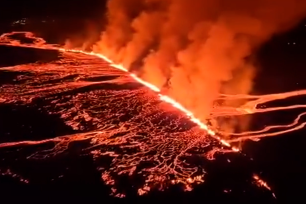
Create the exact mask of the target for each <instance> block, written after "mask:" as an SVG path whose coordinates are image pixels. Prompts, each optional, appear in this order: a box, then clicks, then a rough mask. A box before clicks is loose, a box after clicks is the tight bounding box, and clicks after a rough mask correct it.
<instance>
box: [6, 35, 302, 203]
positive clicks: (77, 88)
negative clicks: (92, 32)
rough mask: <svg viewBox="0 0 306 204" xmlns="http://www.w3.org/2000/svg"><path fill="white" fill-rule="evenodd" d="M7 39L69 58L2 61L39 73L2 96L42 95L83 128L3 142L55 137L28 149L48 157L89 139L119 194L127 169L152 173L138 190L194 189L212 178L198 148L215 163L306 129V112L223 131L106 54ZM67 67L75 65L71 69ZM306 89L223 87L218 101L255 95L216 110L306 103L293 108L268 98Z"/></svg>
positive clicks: (235, 112)
mask: <svg viewBox="0 0 306 204" xmlns="http://www.w3.org/2000/svg"><path fill="white" fill-rule="evenodd" d="M21 34H24V36H25V37H26V38H27V39H28V41H29V40H30V41H31V42H30V43H22V42H21V41H20V40H18V39H16V35H21ZM0 41H1V44H2V45H6V46H19V47H30V48H37V49H46V50H57V51H60V52H61V53H62V54H61V55H62V56H61V58H59V59H58V60H55V61H53V62H50V63H47V64H43V65H40V64H36V63H34V64H25V65H16V66H11V67H6V68H2V69H1V70H6V71H18V72H24V73H31V74H28V75H22V76H20V77H19V78H18V79H17V80H18V83H17V82H16V83H12V84H4V85H1V91H0V93H1V96H0V102H1V104H12V103H22V104H31V103H33V102H37V101H40V105H41V109H44V110H47V111H48V112H49V113H50V114H58V115H60V117H61V119H62V120H63V121H65V123H66V124H67V125H68V126H70V127H72V129H73V130H74V131H75V132H74V133H71V134H66V135H63V136H59V137H55V138H51V139H50V138H49V139H44V140H38V141H34V140H31V138H29V140H21V141H11V142H2V143H1V144H0V147H1V149H5V148H10V147H14V146H20V145H21V146H22V145H42V144H49V143H52V144H53V145H54V146H53V147H51V148H49V149H47V150H43V151H36V152H33V153H32V154H30V155H28V156H27V159H41V158H47V157H50V156H52V155H57V154H60V153H62V152H65V151H66V150H67V148H68V146H69V144H70V143H71V142H76V141H88V146H87V147H85V148H83V149H82V151H85V152H90V154H92V155H93V157H94V159H96V160H99V159H100V157H102V156H104V157H107V158H108V159H107V160H108V165H107V166H105V165H104V166H103V165H102V166H101V167H99V170H100V171H101V172H102V179H103V180H104V181H105V183H106V184H108V185H109V186H111V187H112V194H113V195H115V196H119V197H122V196H124V193H122V191H120V190H118V185H120V184H118V183H117V182H118V181H117V180H116V179H115V178H116V177H118V176H121V175H130V176H132V175H134V174H135V172H136V173H137V174H138V175H139V174H141V175H142V178H143V179H144V182H143V183H141V184H139V185H138V187H137V192H138V194H141V195H142V194H145V193H147V192H149V191H150V190H151V189H156V188H157V189H164V188H166V187H165V186H168V185H171V184H183V185H184V188H185V190H191V189H192V188H193V187H194V185H195V184H198V183H202V182H204V181H205V175H206V171H205V170H204V169H205V168H202V167H200V166H201V165H200V164H197V163H193V162H192V161H194V160H195V158H194V156H195V155H200V157H201V159H202V160H203V161H205V162H207V161H210V160H214V158H215V156H216V155H223V154H226V153H233V154H235V155H236V154H241V152H240V151H241V150H239V149H238V148H237V147H235V146H232V143H236V142H237V141H243V140H246V139H253V140H256V139H257V140H258V139H260V138H262V137H268V136H276V135H280V134H283V133H285V132H289V131H294V130H297V129H301V128H302V127H303V126H304V125H305V123H301V122H300V119H301V117H302V116H303V115H304V113H302V114H300V115H298V116H297V118H296V119H295V120H294V121H293V122H292V123H290V124H286V125H271V126H267V127H265V128H264V129H262V130H253V131H246V132H240V133H230V132H222V131H218V129H217V128H215V127H209V126H208V125H206V124H205V123H204V122H202V121H200V120H199V119H198V118H196V117H195V116H194V114H193V113H192V112H191V111H189V110H187V109H186V108H185V107H183V106H182V105H181V104H180V103H178V102H177V101H175V100H173V99H172V98H170V97H168V96H166V95H163V94H162V93H161V91H160V89H159V88H158V87H156V86H155V85H153V84H150V83H148V82H146V81H144V80H143V79H141V78H139V77H137V76H136V75H135V74H133V73H130V72H128V70H127V69H125V68H124V67H123V66H121V65H116V64H114V63H113V62H112V61H111V60H109V59H107V58H106V57H105V56H103V55H101V54H99V53H94V52H85V51H82V50H73V49H70V50H67V49H64V48H61V47H60V46H57V45H50V44H46V42H45V41H44V40H43V39H41V38H38V37H35V36H34V35H33V34H32V33H29V32H25V33H22V32H21V33H19V32H12V33H6V34H3V35H2V36H0ZM101 59H102V60H101ZM94 65H99V66H94ZM64 66H69V67H68V68H63V67H64ZM110 66H111V67H113V68H110ZM33 76H34V77H33ZM305 93H306V91H304V90H301V91H295V92H289V93H279V94H269V95H226V94H221V95H220V96H219V98H218V100H223V101H224V100H227V101H230V100H240V99H246V100H248V102H246V103H245V104H243V105H241V107H239V108H236V107H235V108H234V107H226V106H222V107H216V108H215V109H213V111H212V113H211V117H212V118H219V117H228V116H231V117H234V116H241V115H251V114H259V113H266V112H271V111H280V110H290V109H295V108H305V107H306V106H305V105H303V104H300V105H292V106H287V107H268V106H263V105H264V104H266V103H267V102H271V101H275V100H283V99H286V98H289V97H295V96H300V95H304V94H305ZM42 99H44V100H43V102H41V100H42ZM279 129H282V130H279ZM271 130H276V131H274V132H271ZM225 134H226V135H230V139H223V138H222V135H225ZM205 162H204V163H205ZM228 162H230V160H228ZM252 177H253V180H254V182H255V183H256V184H257V185H260V186H263V187H265V188H266V189H268V190H271V188H270V187H269V186H268V184H267V183H266V182H264V181H263V180H261V179H260V178H259V176H258V175H256V174H252ZM23 180H24V181H27V179H23ZM29 182H30V181H29Z"/></svg>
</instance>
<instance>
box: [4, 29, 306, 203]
mask: <svg viewBox="0 0 306 204" xmlns="http://www.w3.org/2000/svg"><path fill="white" fill-rule="evenodd" d="M14 34H22V32H13V33H7V34H3V35H1V36H0V44H3V45H11V46H20V47H32V48H39V49H51V50H58V51H61V52H62V53H64V54H65V55H67V56H68V55H69V53H70V54H72V53H75V56H73V57H76V54H77V53H81V54H84V55H86V56H88V57H90V56H92V58H91V59H90V60H95V59H96V58H100V59H103V61H106V62H108V63H109V64H110V66H111V67H114V68H116V69H117V70H118V71H123V72H125V73H126V75H128V76H129V78H132V79H133V81H136V82H138V83H140V84H142V85H143V86H145V87H146V88H148V89H150V90H151V91H152V92H155V93H156V94H154V95H155V97H156V95H157V96H158V99H159V100H160V101H163V102H165V103H168V104H170V105H171V106H172V107H174V108H175V109H176V110H179V111H181V112H182V113H184V115H185V117H187V118H188V119H189V121H190V122H192V123H194V124H196V125H197V126H198V128H199V129H200V130H204V131H205V132H207V133H208V134H209V135H210V137H212V138H214V139H216V140H218V141H219V143H220V144H222V145H224V146H226V147H228V148H227V149H230V150H223V149H222V148H223V147H224V146H223V147H222V148H221V149H222V150H220V149H213V150H211V151H209V153H207V154H206V157H207V158H213V154H214V153H215V152H218V151H220V152H222V151H223V152H226V151H230V152H239V151H240V149H239V148H238V147H235V146H232V143H233V142H237V141H242V140H246V139H258V138H261V137H266V136H275V135H279V134H282V133H285V132H290V131H293V130H297V129H300V128H302V127H303V126H304V125H305V124H306V123H300V122H299V121H300V119H301V117H302V116H303V115H304V113H302V114H300V115H299V116H298V117H297V118H296V119H295V121H294V122H293V123H292V124H289V125H275V126H268V127H265V128H264V129H262V130H256V131H247V132H241V133H228V132H221V131H216V130H213V129H211V128H210V127H209V126H208V125H206V124H205V123H203V122H202V121H200V120H199V119H198V118H196V117H195V116H194V113H192V112H191V111H189V110H188V109H186V108H185V107H183V106H182V105H181V104H180V103H179V102H177V101H175V100H174V99H172V98H170V97H169V96H166V95H163V94H162V93H161V90H160V89H159V88H158V87H156V86H155V85H154V84H151V83H148V82H146V81H144V80H143V79H141V78H139V77H138V76H136V75H135V74H133V73H129V71H128V70H127V69H126V68H125V67H123V66H121V65H118V64H114V63H113V62H112V61H111V60H110V59H108V58H106V57H105V56H104V55H102V54H99V53H94V52H86V51H82V50H78V49H64V48H60V47H59V46H56V45H49V44H45V41H44V40H43V39H42V38H37V37H35V36H34V35H33V34H31V33H25V34H26V37H27V38H30V39H32V40H33V43H31V44H22V43H20V41H18V40H12V39H11V37H12V35H14ZM100 61H101V60H100ZM7 69H10V68H7ZM14 69H17V70H18V69H19V70H23V69H28V70H30V69H31V65H28V66H26V67H22V66H20V67H18V66H17V67H14ZM35 69H38V68H35ZM40 69H41V71H42V72H46V70H47V71H48V72H50V70H55V71H56V73H57V74H58V73H60V74H59V76H60V78H64V77H66V75H65V74H69V75H71V74H72V73H74V70H72V69H71V70H69V73H65V72H67V71H66V70H61V69H59V68H58V67H56V65H52V66H51V65H50V67H47V65H46V66H45V67H41V68H40ZM74 69H76V71H75V73H77V74H80V73H82V74H83V75H88V74H92V73H90V72H89V73H86V71H84V70H78V67H77V66H76V67H74ZM91 71H92V72H94V71H96V72H98V71H97V70H91ZM61 72H63V73H65V74H62V73H61ZM124 80H125V79H124ZM116 82H117V81H116ZM93 84H99V85H101V84H103V83H100V82H89V81H82V80H80V81H79V80H76V81H74V82H68V83H63V84H57V85H52V86H50V87H49V86H47V87H35V86H30V85H27V86H26V87H25V88H24V87H22V88H24V89H26V91H25V92H24V93H25V94H24V95H22V97H21V98H22V99H24V100H25V101H31V100H32V98H27V96H28V95H30V94H33V93H35V92H42V93H43V92H48V93H49V92H52V91H55V90H70V89H71V87H85V86H89V85H93ZM9 88H11V87H9ZM9 88H7V90H8V91H7V93H8V94H11V93H12V90H13V91H15V89H14V88H15V87H13V88H11V89H9ZM137 93H138V92H136V91H135V92H133V91H129V93H128V94H132V95H133V94H135V95H136V94H137ZM3 94H4V95H5V94H6V92H3ZM120 94H123V95H124V94H126V92H124V91H122V93H121V92H120ZM120 94H119V95H120ZM89 95H90V94H89ZM296 95H306V91H304V90H302V91H295V92H289V93H282V94H270V95H259V96H252V95H223V94H221V95H220V100H239V99H248V100H249V101H248V102H247V103H246V104H244V105H243V106H241V107H239V108H233V107H218V108H216V109H214V110H213V112H212V117H213V118H217V117H224V116H240V115H248V114H254V113H264V112H270V111H277V110H288V109H295V108H305V107H306V105H292V106H289V107H276V108H261V109H259V108H258V106H259V105H261V104H264V103H267V102H270V101H274V100H281V99H285V98H289V97H293V96H296ZM42 96H43V95H42ZM78 97H80V98H81V99H82V97H88V96H83V95H82V94H80V95H79V96H78ZM90 97H92V98H93V99H92V100H96V98H98V96H96V95H95V94H92V95H90ZM101 97H102V96H101ZM103 97H107V96H103ZM120 97H122V96H121V95H120ZM124 97H126V98H127V99H128V100H132V101H133V97H129V96H124ZM150 97H151V96H150ZM7 98H13V97H12V96H11V95H9V97H7ZM81 99H79V98H78V99H77V102H76V104H74V105H73V107H71V110H69V111H67V112H65V113H63V111H59V113H61V114H62V116H61V117H62V118H65V119H67V118H69V121H68V122H67V123H68V124H69V125H70V126H71V127H75V129H80V122H78V121H77V120H78V119H79V118H80V117H81V118H83V119H84V121H85V122H86V121H92V120H96V121H99V124H98V127H99V128H98V130H94V131H88V132H86V133H82V134H76V135H70V136H69V137H68V136H63V137H58V138H54V139H50V140H49V139H47V140H41V141H22V142H15V143H13V142H12V143H2V144H0V147H6V146H12V145H19V144H40V143H45V142H49V141H52V142H58V143H59V144H58V145H57V146H56V147H55V149H56V150H57V151H63V149H65V148H66V147H67V143H69V141H70V138H72V137H73V140H74V141H77V140H85V139H91V142H92V143H93V144H95V145H115V144H116V145H123V144H124V143H125V142H126V141H132V144H129V145H126V146H125V148H131V147H137V148H138V147H139V148H140V153H136V154H133V155H132V156H130V157H129V156H123V157H122V158H120V156H119V154H115V153H114V152H113V151H108V152H106V153H101V152H99V151H97V150H93V151H92V153H93V154H94V155H112V156H114V157H115V159H114V160H113V162H114V163H113V164H114V167H112V168H111V169H110V170H109V171H105V172H104V173H103V175H102V179H103V180H105V182H106V183H109V184H110V185H114V180H113V179H112V176H111V175H110V174H111V172H112V171H116V172H117V173H118V174H123V173H125V174H132V173H133V172H134V171H135V170H136V167H135V166H136V164H139V163H141V162H142V161H143V160H151V159H152V155H150V151H152V149H153V150H155V151H160V152H161V155H160V156H159V157H160V158H162V162H157V166H156V167H152V168H148V169H146V170H145V172H150V176H148V178H147V180H146V182H145V183H146V184H145V185H144V186H143V187H141V188H139V190H138V193H139V194H144V193H146V192H148V191H149V190H150V188H151V187H150V186H149V183H158V182H160V183H161V181H165V180H167V179H166V176H165V175H166V174H167V173H169V174H170V173H171V174H174V175H178V176H177V178H175V179H172V180H171V183H173V184H175V183H184V184H185V188H186V189H191V183H201V182H203V176H202V175H194V173H195V172H196V171H197V168H189V167H184V168H182V166H183V165H184V164H185V161H184V160H182V159H181V158H180V157H182V155H184V154H187V153H186V152H187V151H189V150H190V149H191V148H193V147H195V146H196V145H195V144H197V143H199V142H200V143H201V145H199V146H200V148H205V147H206V146H207V144H206V143H207V141H206V138H205V136H203V131H202V133H201V132H199V131H198V130H190V131H189V130H188V131H189V132H188V134H187V133H186V134H185V133H175V134H174V135H173V136H169V135H167V136H160V133H159V132H158V131H157V130H156V134H155V137H156V138H155V139H151V140H147V139H146V140H145V142H144V141H140V142H139V141H138V139H139V138H138V137H137V135H135V133H133V134H132V133H127V136H124V137H122V138H112V137H111V135H113V134H116V133H117V132H116V131H117V130H113V129H112V128H113V127H112V126H109V127H106V126H105V127H104V126H103V122H101V120H98V119H96V118H94V117H93V116H91V115H90V114H88V113H87V112H89V111H87V112H85V111H82V114H80V113H78V114H77V116H73V114H72V113H71V112H73V111H75V109H77V106H81V105H80V102H79V101H78V100H81ZM5 100H7V99H6V98H5V96H3V98H2V97H1V96H0V102H1V101H5ZM12 100H13V99H12ZM57 100H59V99H54V102H52V103H56V102H57ZM71 100H72V99H71ZM82 100H83V99H82ZM146 100H147V99H146ZM148 101H150V100H149V99H148ZM133 103H135V101H133V102H131V104H133ZM58 106H59V105H58ZM94 108H95V106H94V107H93V108H92V109H94ZM100 109H101V108H100ZM104 109H105V110H104ZM104 109H103V111H107V107H104ZM149 109H150V111H152V112H154V111H153V110H151V109H153V108H151V107H150V108H149ZM90 111H92V110H90ZM93 112H94V111H93ZM57 113H58V112H57ZM151 115H153V113H150V114H148V115H147V116H146V117H151ZM70 118H72V119H70ZM107 119H108V118H105V121H106V120H107ZM153 119H154V118H153ZM105 123H106V122H105ZM129 126H131V125H129ZM129 126H128V127H126V126H124V125H122V126H121V127H120V131H126V132H129V131H130V127H129ZM144 126H145V125H144ZM146 126H148V125H146ZM134 128H135V129H136V128H137V127H134ZM146 128H147V127H146ZM276 128H287V129H286V130H282V131H276V132H273V133H268V131H270V130H272V129H276ZM120 131H118V132H120ZM150 131H152V130H150V129H146V132H150ZM191 133H192V134H191ZM223 134H226V135H230V136H231V137H230V139H229V140H225V139H224V138H221V137H220V136H218V135H223ZM199 135H200V136H199ZM136 137H137V139H135V138H136ZM173 138H175V139H173ZM179 140H180V144H179V145H177V144H176V142H178V141H179ZM173 143H174V144H173ZM226 147H224V148H226ZM172 148H173V149H172ZM160 149H161V150H162V151H161V150H160ZM169 149H170V150H169ZM164 152H166V153H167V154H166V153H164ZM169 152H170V153H169ZM173 152H175V153H173ZM169 155H170V156H169ZM36 156H37V155H35V156H34V157H36ZM144 158H145V159H144ZM154 159H156V160H157V161H159V159H157V158H154ZM187 166H188V165H187ZM152 172H158V174H157V173H152ZM253 179H255V180H256V181H257V183H259V184H260V185H261V186H263V187H265V188H266V189H269V190H271V189H270V187H269V186H268V185H267V184H266V183H265V182H264V181H262V180H261V179H260V178H259V177H258V176H254V177H253ZM114 191H115V190H114ZM114 194H115V193H114ZM117 196H119V197H120V196H121V194H119V193H118V194H117Z"/></svg>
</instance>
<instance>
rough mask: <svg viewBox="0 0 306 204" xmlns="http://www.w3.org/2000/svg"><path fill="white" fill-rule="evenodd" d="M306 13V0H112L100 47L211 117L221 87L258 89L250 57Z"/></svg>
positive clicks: (242, 90)
mask: <svg viewBox="0 0 306 204" xmlns="http://www.w3.org/2000/svg"><path fill="white" fill-rule="evenodd" d="M305 14H306V1H304V0H247V1H246V0H230V1H229V0H109V1H108V14H107V15H108V16H107V17H108V26H107V28H106V30H105V31H104V32H103V33H102V34H101V39H100V41H99V42H97V43H96V44H95V45H94V51H96V52H101V53H103V54H105V55H106V56H108V57H109V58H111V59H113V60H114V61H115V62H116V63H121V64H123V65H124V66H125V67H127V68H129V69H130V70H132V71H136V72H138V73H137V74H138V75H140V76H141V77H142V78H143V79H145V80H147V81H149V82H151V83H153V84H155V85H157V86H159V87H160V88H165V87H166V88H165V90H164V91H165V92H167V94H168V95H170V96H172V97H173V98H175V99H176V100H177V101H179V102H180V103H182V104H183V105H184V106H186V107H187V108H189V109H190V110H192V111H193V112H194V113H195V115H196V116H198V117H200V118H201V119H202V120H205V119H207V118H209V114H210V113H211V112H212V111H213V107H214V103H215V100H216V99H217V97H218V95H219V94H220V93H226V94H237V93H240V94H247V93H249V92H250V91H251V90H252V81H253V77H254V75H255V67H254V65H253V61H252V60H250V58H249V57H250V56H251V55H252V54H253V53H254V52H255V51H256V49H257V48H258V47H259V46H260V45H262V44H263V43H264V42H266V41H267V40H269V38H271V36H272V35H274V34H276V33H279V32H283V31H286V30H288V29H290V28H291V27H292V26H294V25H295V24H297V23H298V22H299V20H301V19H302V18H303V17H305ZM240 103H241V101H240V102H239V101H238V102H237V101H236V102H235V103H232V102H231V103H225V104H223V105H230V106H238V105H239V104H240ZM233 123H236V122H233ZM228 124H230V126H232V125H231V123H228Z"/></svg>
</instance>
